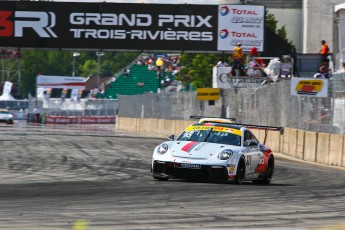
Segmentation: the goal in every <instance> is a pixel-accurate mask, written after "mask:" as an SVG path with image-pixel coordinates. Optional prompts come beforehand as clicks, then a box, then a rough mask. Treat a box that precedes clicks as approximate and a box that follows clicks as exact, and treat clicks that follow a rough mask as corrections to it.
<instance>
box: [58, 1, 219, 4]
mask: <svg viewBox="0 0 345 230" xmlns="http://www.w3.org/2000/svg"><path fill="white" fill-rule="evenodd" d="M56 1H59V2H62V1H68V2H121V3H160V4H172V3H174V4H185V3H187V4H200V5H204V4H211V5H218V4H219V3H218V2H217V0H56Z"/></svg>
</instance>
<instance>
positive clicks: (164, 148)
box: [157, 143, 169, 154]
mask: <svg viewBox="0 0 345 230" xmlns="http://www.w3.org/2000/svg"><path fill="white" fill-rule="evenodd" d="M168 148H169V146H168V145H167V144H165V143H163V144H161V145H159V146H158V148H157V153H159V154H165V153H166V152H167V151H168Z"/></svg>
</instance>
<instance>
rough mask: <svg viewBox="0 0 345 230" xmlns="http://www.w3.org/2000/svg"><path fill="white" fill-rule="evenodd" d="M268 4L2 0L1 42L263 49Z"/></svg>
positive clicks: (65, 46) (33, 45)
mask: <svg viewBox="0 0 345 230" xmlns="http://www.w3.org/2000/svg"><path fill="white" fill-rule="evenodd" d="M263 12H264V7H262V6H248V5H245V6H240V5H236V6H233V5H223V6H218V5H194V4H193V5H188V4H183V5H181V4H131V3H129V4H128V3H105V2H104V3H81V2H32V1H2V2H1V5H0V44H1V46H8V47H23V48H25V47H28V48H53V49H54V48H56V49H103V50H133V51H134V50H141V51H145V50H152V51H155V50H161V51H163V50H167V51H168V50H170V51H171V50H182V51H231V50H232V48H233V46H234V44H235V43H236V42H241V43H242V44H243V47H244V49H245V50H247V49H248V50H249V49H250V47H252V46H256V47H258V50H259V51H262V39H263V29H264V28H263V25H264V24H263V23H264V22H263V21H264V20H263V18H264V14H263Z"/></svg>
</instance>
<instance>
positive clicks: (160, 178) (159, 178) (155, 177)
mask: <svg viewBox="0 0 345 230" xmlns="http://www.w3.org/2000/svg"><path fill="white" fill-rule="evenodd" d="M152 177H153V178H154V179H156V180H162V181H167V180H169V178H162V177H157V176H152Z"/></svg>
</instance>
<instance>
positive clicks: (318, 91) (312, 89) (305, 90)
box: [291, 77, 328, 97]
mask: <svg viewBox="0 0 345 230" xmlns="http://www.w3.org/2000/svg"><path fill="white" fill-rule="evenodd" d="M291 95H295V96H313V97H327V96H328V79H315V78H301V77H293V78H291Z"/></svg>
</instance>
